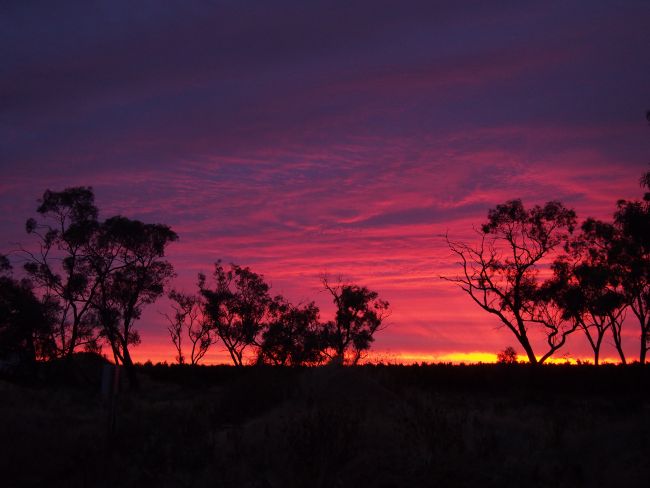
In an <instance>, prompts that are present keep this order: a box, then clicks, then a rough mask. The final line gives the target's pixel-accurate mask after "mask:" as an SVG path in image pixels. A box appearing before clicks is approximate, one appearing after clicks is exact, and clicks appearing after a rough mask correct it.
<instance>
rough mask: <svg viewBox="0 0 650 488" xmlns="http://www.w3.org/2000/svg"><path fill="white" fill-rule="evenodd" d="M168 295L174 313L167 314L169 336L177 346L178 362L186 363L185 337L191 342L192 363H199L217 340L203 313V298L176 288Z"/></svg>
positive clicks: (190, 357) (190, 354) (190, 356)
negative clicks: (184, 351)
mask: <svg viewBox="0 0 650 488" xmlns="http://www.w3.org/2000/svg"><path fill="white" fill-rule="evenodd" d="M168 297H169V299H170V301H171V303H172V308H173V309H174V315H173V316H171V317H170V316H169V315H167V314H165V317H166V318H167V321H168V322H169V325H168V326H167V330H168V331H169V336H170V337H171V340H172V342H173V343H174V347H175V348H176V352H177V355H176V360H177V361H178V364H184V363H185V361H186V359H187V358H186V356H185V354H183V342H184V338H187V339H188V340H189V343H190V346H189V348H190V352H189V360H190V364H198V363H199V361H201V359H202V358H203V356H205V354H206V353H207V352H208V349H210V346H211V345H212V344H213V343H214V342H215V341H214V339H215V338H214V336H213V335H212V331H211V328H210V325H209V323H208V321H206V320H205V319H204V318H203V315H202V304H201V299H200V297H198V296H195V295H189V294H186V293H182V292H179V291H176V290H172V291H170V292H169V295H168Z"/></svg>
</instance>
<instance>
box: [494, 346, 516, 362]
mask: <svg viewBox="0 0 650 488" xmlns="http://www.w3.org/2000/svg"><path fill="white" fill-rule="evenodd" d="M497 363H499V364H516V363H517V351H515V348H514V347H512V346H508V347H506V348H505V349H504V350H503V351H500V352H498V353H497Z"/></svg>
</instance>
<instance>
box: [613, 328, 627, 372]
mask: <svg viewBox="0 0 650 488" xmlns="http://www.w3.org/2000/svg"><path fill="white" fill-rule="evenodd" d="M612 335H613V336H614V346H615V347H616V350H617V351H618V355H619V357H620V358H621V363H622V364H627V361H626V360H625V353H624V352H623V344H622V343H621V332H620V330H616V327H615V326H614V325H613V324H612Z"/></svg>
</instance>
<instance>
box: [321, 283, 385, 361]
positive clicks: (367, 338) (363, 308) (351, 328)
mask: <svg viewBox="0 0 650 488" xmlns="http://www.w3.org/2000/svg"><path fill="white" fill-rule="evenodd" d="M322 283H323V287H324V289H325V290H326V291H327V292H329V294H330V295H331V296H332V301H333V302H334V305H335V306H336V317H335V319H334V320H333V321H330V322H328V323H326V324H325V331H324V334H325V338H326V339H325V340H326V343H327V345H328V346H329V349H331V351H332V352H331V353H329V355H330V357H331V358H332V359H334V360H336V361H339V362H341V363H343V362H349V363H350V364H352V365H356V364H358V362H359V360H360V359H361V357H362V355H363V353H364V352H365V351H367V350H368V349H370V346H371V344H372V342H373V341H374V340H375V339H374V335H375V332H377V331H378V330H379V329H380V327H381V325H382V323H383V322H384V320H385V319H386V317H387V316H388V314H389V313H390V306H389V303H388V302H387V301H386V300H382V299H380V298H379V294H378V293H377V292H376V291H371V290H369V289H368V288H366V287H365V286H358V285H348V284H342V283H338V284H336V285H333V284H331V283H329V282H328V280H327V278H323V279H322Z"/></svg>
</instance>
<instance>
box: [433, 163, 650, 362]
mask: <svg viewBox="0 0 650 488" xmlns="http://www.w3.org/2000/svg"><path fill="white" fill-rule="evenodd" d="M640 183H641V186H642V187H643V188H645V189H646V190H648V191H647V192H646V193H645V195H644V196H643V200H642V201H636V200H634V201H627V200H619V201H618V202H617V204H616V211H615V213H614V215H613V220H612V221H601V220H596V219H593V218H588V219H586V220H585V221H584V222H583V223H582V224H581V225H580V226H579V227H578V220H577V216H576V213H575V212H574V211H573V210H572V209H569V208H567V207H565V206H564V205H563V204H562V203H560V202H558V201H551V202H548V203H546V204H545V205H543V206H534V207H532V208H526V207H524V205H523V203H522V202H521V200H510V201H508V202H506V203H504V204H501V205H497V206H496V207H495V208H494V209H492V210H490V211H489V213H488V220H487V222H486V223H485V224H483V225H482V226H481V227H480V229H479V230H477V233H478V243H477V244H467V243H464V242H456V241H451V240H449V238H447V243H448V245H449V248H450V249H451V251H452V252H453V253H454V254H455V255H456V256H457V257H458V258H459V265H460V267H461V273H460V274H459V275H457V276H453V277H443V279H446V280H449V281H451V282H454V283H456V284H457V285H458V286H459V287H460V288H461V289H462V290H463V291H464V292H466V293H467V294H468V295H469V296H470V297H471V299H472V300H473V301H474V302H475V303H476V304H477V305H478V306H479V307H481V308H482V309H483V310H485V311H486V312H488V313H490V314H492V315H494V316H496V317H497V318H498V319H499V321H500V322H501V324H502V325H503V326H505V327H506V328H507V329H508V330H510V332H512V334H513V335H514V337H515V338H516V340H517V341H518V343H519V345H520V346H521V348H522V349H523V350H524V352H525V354H526V356H527V357H528V361H529V362H530V363H533V364H536V363H543V362H544V361H546V360H547V359H548V358H550V357H551V356H552V355H554V354H555V353H557V351H558V350H560V349H561V348H562V347H563V346H564V345H565V343H566V340H567V337H568V336H569V335H571V334H574V333H582V334H583V335H584V337H585V339H586V341H587V342H588V343H589V345H590V346H591V348H592V350H593V354H594V363H595V364H598V362H599V359H600V350H601V346H602V344H603V341H604V339H605V337H607V336H609V337H610V338H611V339H612V342H613V344H614V345H615V348H616V350H617V352H618V354H619V357H620V361H621V363H623V364H626V362H627V358H626V355H625V351H624V350H623V345H622V331H623V327H624V325H625V327H628V326H632V325H633V324H634V323H636V324H637V330H638V331H639V335H638V337H639V342H638V351H639V352H638V358H639V362H640V363H642V364H644V363H645V362H646V355H647V352H648V348H649V347H650V172H648V173H646V174H645V175H643V177H642V178H641V180H640ZM626 318H627V320H626ZM540 331H541V334H543V336H544V337H545V339H546V341H545V342H546V348H545V350H543V351H541V354H540V351H534V350H533V344H532V342H531V333H532V334H535V333H537V332H540ZM513 355H514V350H513V349H512V348H507V349H506V350H505V351H503V353H502V354H501V355H500V360H503V361H505V362H508V361H511V360H512V358H513Z"/></svg>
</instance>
